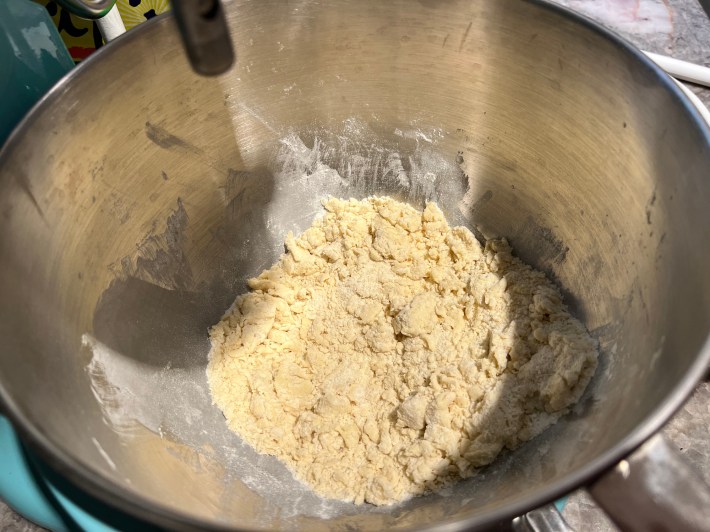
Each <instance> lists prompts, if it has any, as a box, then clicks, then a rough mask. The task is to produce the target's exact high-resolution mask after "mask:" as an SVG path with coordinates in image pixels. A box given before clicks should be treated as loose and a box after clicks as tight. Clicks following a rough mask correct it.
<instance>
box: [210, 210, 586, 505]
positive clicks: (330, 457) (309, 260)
mask: <svg viewBox="0 0 710 532" xmlns="http://www.w3.org/2000/svg"><path fill="white" fill-rule="evenodd" d="M324 206H325V210H326V213H325V215H324V216H323V217H322V218H321V219H319V220H316V221H315V222H314V223H313V225H312V226H311V227H310V228H309V229H308V230H306V231H305V232H304V233H303V234H302V235H301V236H299V237H295V236H294V235H292V234H289V235H288V237H287V238H286V248H287V252H286V253H285V254H284V255H283V256H282V257H281V259H280V260H279V262H278V263H277V264H275V265H274V266H273V267H272V268H270V269H268V270H266V271H264V272H262V273H261V274H260V275H259V276H258V277H256V278H255V279H251V280H250V281H249V287H250V288H251V291H250V292H249V293H246V294H243V295H240V296H239V297H237V299H236V301H235V302H234V305H233V306H232V307H231V308H230V310H229V311H228V312H227V314H226V315H225V316H224V318H223V319H222V321H220V322H219V323H218V324H217V325H215V326H214V327H213V328H212V329H211V331H210V339H211V342H212V349H211V351H210V360H209V365H208V368H207V374H208V378H209V384H210V390H211V393H212V398H213V401H214V403H215V404H216V405H217V406H218V407H219V408H220V409H221V410H222V411H223V412H224V415H225V417H226V419H227V423H228V424H229V427H230V428H231V429H232V430H233V431H234V432H236V433H237V434H238V435H239V436H240V437H241V438H243V439H244V440H245V441H246V442H247V443H249V444H250V445H252V446H253V447H254V448H255V449H256V450H257V451H258V452H260V453H268V454H271V455H274V456H276V457H278V458H279V459H280V460H282V461H283V462H284V463H285V464H287V465H288V467H289V468H290V469H291V471H293V473H294V475H295V476H296V477H297V478H298V479H300V480H301V481H303V482H305V483H306V484H308V485H309V486H311V487H312V488H313V489H314V490H315V491H316V492H317V493H318V494H320V495H321V496H323V497H328V498H335V499H341V500H345V501H352V502H354V503H356V504H361V503H363V502H368V503H372V504H377V505H385V504H392V503H395V502H398V501H401V500H404V499H406V498H409V497H412V496H415V495H419V494H422V493H425V492H428V491H431V490H435V489H438V488H441V487H442V486H446V485H448V484H450V483H452V482H454V481H456V480H457V479H461V478H466V477H470V476H472V475H474V474H475V473H476V471H477V470H478V469H479V468H481V467H482V466H485V465H487V464H489V463H491V462H492V461H493V460H494V459H495V458H496V456H498V454H499V453H500V452H501V451H502V450H503V449H514V448H515V447H517V446H519V445H520V444H522V443H523V442H525V441H527V440H530V439H531V438H533V437H535V436H536V435H538V434H540V433H541V432H542V431H543V430H545V429H546V428H547V427H549V426H550V425H552V424H553V423H555V422H556V421H557V420H558V419H559V418H560V416H562V415H564V414H565V413H567V412H568V411H569V409H570V407H571V406H572V405H573V404H574V403H575V402H576V401H577V400H578V399H579V398H580V396H581V394H582V392H583V391H584V389H585V388H586V386H587V384H588V383H589V381H590V379H591V377H592V375H593V374H594V371H595V369H596V366H597V358H598V349H597V346H596V344H595V342H594V340H593V339H592V338H591V337H590V336H589V334H588V333H587V331H586V330H585V328H584V326H583V325H582V324H581V323H580V322H579V321H578V320H576V319H575V318H573V317H572V316H570V314H569V313H568V312H567V309H566V307H565V305H564V304H563V302H562V298H561V296H560V293H559V291H558V290H557V289H556V288H555V286H554V285H553V284H552V283H551V282H550V281H549V280H548V279H547V278H546V277H545V275H544V274H543V273H541V272H539V271H536V270H534V269H532V268H531V267H530V266H527V265H525V264H523V263H522V262H521V261H520V260H518V259H517V258H515V257H513V255H512V254H511V249H510V246H509V245H508V243H507V242H506V241H505V240H491V241H488V242H487V243H486V244H485V246H481V244H479V242H478V241H477V240H476V238H475V237H474V236H473V234H471V232H470V231H469V230H468V229H465V228H463V227H454V228H451V227H450V226H449V225H448V223H447V222H446V220H445V218H444V215H443V214H442V212H441V211H440V210H439V209H438V207H437V206H436V205H434V204H433V203H429V204H428V205H427V206H426V208H425V209H424V211H423V212H421V211H418V210H416V209H415V208H413V207H410V206H408V205H405V204H402V203H399V202H397V201H394V200H392V199H389V198H381V197H371V198H368V199H365V200H363V201H356V200H347V201H346V200H339V199H328V200H327V201H325V202H324Z"/></svg>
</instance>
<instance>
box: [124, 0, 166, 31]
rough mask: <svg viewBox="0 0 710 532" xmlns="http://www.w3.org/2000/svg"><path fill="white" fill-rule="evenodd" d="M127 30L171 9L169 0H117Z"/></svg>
mask: <svg viewBox="0 0 710 532" xmlns="http://www.w3.org/2000/svg"><path fill="white" fill-rule="evenodd" d="M116 5H117V6H118V12H119V13H121V18H122V19H123V24H124V25H125V26H126V29H127V30H130V29H131V28H133V27H135V26H137V25H138V24H140V23H141V22H145V21H146V20H148V19H151V18H153V17H154V16H156V15H160V14H161V13H164V12H165V11H168V10H169V9H170V1H169V0H117V1H116Z"/></svg>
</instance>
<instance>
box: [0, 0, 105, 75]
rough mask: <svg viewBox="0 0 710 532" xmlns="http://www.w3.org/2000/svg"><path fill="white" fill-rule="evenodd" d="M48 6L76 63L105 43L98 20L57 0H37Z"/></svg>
mask: <svg viewBox="0 0 710 532" xmlns="http://www.w3.org/2000/svg"><path fill="white" fill-rule="evenodd" d="M0 1H3V0H0ZM35 1H36V2H37V3H39V4H41V5H43V6H44V7H46V8H47V12H48V13H49V14H50V16H51V17H52V20H53V21H54V25H55V26H57V30H59V35H60V37H61V38H62V40H63V41H64V44H65V45H66V47H67V50H69V55H71V58H72V59H73V60H74V62H75V63H78V62H79V61H82V60H83V59H86V58H87V57H89V54H91V53H92V52H93V51H94V50H96V49H97V48H100V47H101V46H102V45H103V39H102V37H101V32H100V31H99V28H98V26H97V25H96V22H94V21H92V20H86V19H83V18H79V17H77V16H76V15H73V14H71V13H70V12H69V10H68V9H65V8H63V7H62V6H60V5H59V4H58V3H57V2H56V1H55V0H35Z"/></svg>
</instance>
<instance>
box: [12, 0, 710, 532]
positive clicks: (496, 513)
mask: <svg viewBox="0 0 710 532" xmlns="http://www.w3.org/2000/svg"><path fill="white" fill-rule="evenodd" d="M526 1H527V2H528V3H531V4H534V5H537V6H539V7H541V8H544V9H548V10H551V11H555V12H557V13H558V14H560V15H562V16H564V17H567V18H568V19H571V20H572V21H573V22H576V23H577V24H580V25H583V26H586V27H587V28H588V29H590V30H592V31H594V32H596V33H598V34H600V35H601V36H602V37H604V38H606V39H607V40H608V41H610V42H612V43H613V44H614V45H616V46H617V47H618V48H620V49H621V50H622V53H625V54H627V55H630V56H631V57H633V58H634V59H635V60H636V61H638V62H640V63H642V64H643V65H644V66H645V67H646V68H647V69H650V70H651V71H653V73H654V75H655V77H656V80H657V82H658V83H659V84H660V85H661V86H663V87H664V88H665V89H666V90H667V91H669V92H670V93H672V94H673V95H675V97H676V98H678V99H679V100H680V101H681V102H682V104H683V106H684V107H685V110H686V112H687V113H688V115H689V117H690V119H691V120H692V122H693V123H694V125H695V127H697V128H698V129H699V130H700V132H701V133H702V136H703V137H704V139H705V141H706V143H707V144H708V145H710V126H709V125H708V124H707V123H706V122H705V120H704V119H703V118H702V116H701V115H700V113H699V112H698V110H697V109H696V108H695V106H694V105H693V104H692V102H690V101H689V100H688V98H687V97H686V96H685V95H684V94H683V93H682V92H681V90H680V89H679V88H678V87H677V86H676V84H675V83H674V82H673V81H672V80H671V79H670V77H669V76H668V75H667V74H666V73H665V72H664V71H663V70H662V69H661V68H660V67H659V66H658V65H656V64H655V63H654V62H653V61H651V60H650V59H649V58H648V57H647V56H646V55H644V54H643V53H642V52H641V51H640V50H638V49H637V48H635V47H634V46H633V45H631V44H630V43H629V42H627V41H626V40H624V39H623V38H622V37H620V36H619V35H617V34H615V33H614V32H612V31H610V30H607V29H606V28H604V27H602V26H601V25H600V24H598V23H597V22H595V21H593V20H591V19H589V18H587V17H585V16H583V15H580V14H578V13H576V12H574V11H571V10H570V9H568V8H566V7H562V6H559V5H556V4H552V3H549V2H547V1H546V0H526ZM157 24H174V20H173V16H172V14H171V13H169V12H168V13H164V14H162V15H160V16H158V17H154V18H153V19H151V20H149V21H146V22H145V23H143V24H141V25H140V26H139V27H137V28H134V29H132V30H131V31H130V32H128V33H126V34H124V35H122V36H121V37H119V38H118V39H116V40H115V41H112V42H110V43H108V44H107V45H105V46H103V47H102V48H101V49H100V50H97V51H96V52H95V53H94V54H92V55H91V56H90V57H89V58H87V59H86V60H84V61H82V63H81V64H80V65H78V66H77V67H76V68H74V69H73V70H72V71H71V72H69V73H68V74H67V75H65V76H64V77H63V78H62V79H61V80H60V81H59V82H58V83H57V84H56V85H55V86H54V87H53V88H52V89H51V90H50V91H49V92H48V93H47V94H45V95H44V96H43V97H42V98H41V99H40V100H39V101H38V102H37V103H36V104H35V105H34V106H33V107H32V109H31V110H30V112H29V113H28V114H27V115H26V116H25V117H24V118H23V120H22V121H21V122H20V123H19V124H18V125H17V127H16V128H15V129H14V131H13V132H12V134H11V135H10V137H9V138H8V139H7V141H6V143H5V145H4V146H3V147H2V148H0V161H2V160H3V158H5V157H6V156H7V154H8V153H10V152H11V151H12V150H13V149H14V145H15V144H17V143H18V142H19V141H18V138H19V137H20V134H21V132H22V131H24V130H26V129H29V128H31V127H32V124H33V122H34V121H35V119H36V118H37V117H38V116H39V114H40V113H41V112H42V111H43V109H45V108H47V107H50V106H51V105H52V102H53V100H55V99H56V98H57V97H58V96H59V95H61V94H63V93H64V91H66V90H67V88H68V85H69V84H70V83H72V82H74V81H75V80H78V79H80V78H81V77H82V76H83V74H84V72H85V71H87V70H88V69H90V68H91V65H93V64H94V63H95V62H97V61H100V60H101V59H102V58H103V57H105V56H108V54H111V53H112V52H113V51H114V50H116V49H117V47H118V46H119V45H120V44H126V43H127V42H129V41H131V40H139V39H141V38H142V36H143V35H144V34H145V33H148V32H150V31H151V30H152V28H153V26H154V25H157ZM708 366H710V337H709V338H707V339H706V340H705V343H704V345H703V347H702V348H701V349H700V352H699V353H698V355H697V357H696V360H695V362H694V363H693V365H692V366H691V368H690V370H689V371H688V372H687V373H686V375H685V377H684V378H683V379H682V380H681V381H680V383H679V384H678V385H677V386H676V388H675V389H674V390H673V392H672V393H671V394H669V396H668V398H667V400H666V401H665V402H664V403H663V405H662V406H660V407H659V408H657V409H656V410H655V411H654V412H653V413H652V415H650V416H648V417H647V418H646V419H645V420H644V422H642V423H640V424H639V425H638V426H637V427H636V428H635V430H633V431H632V432H631V433H630V434H629V435H628V436H627V437H626V438H624V439H623V440H621V441H620V442H619V443H618V444H617V445H616V446H615V447H614V448H612V449H611V450H609V451H607V452H605V453H603V454H602V455H601V456H599V457H598V458H597V459H595V460H592V461H590V462H589V463H587V464H586V465H585V466H584V467H582V468H581V469H579V470H577V471H575V472H572V473H570V474H568V475H567V476H565V477H563V478H562V479H561V480H559V481H557V482H556V483H554V484H553V485H551V486H550V487H549V488H547V489H545V490H541V491H538V492H535V493H533V494H531V495H529V496H527V497H525V498H523V499H521V500H520V501H518V502H515V503H513V504H510V505H507V506H505V507H504V508H501V509H497V510H493V511H490V512H488V513H486V514H480V515H477V516H476V517H475V520H476V522H477V524H480V525H483V526H485V525H486V524H489V525H490V524H494V523H497V522H500V521H502V520H504V519H506V518H510V517H513V516H515V515H521V514H523V513H525V512H526V511H529V510H531V509H533V508H536V507H538V506H541V505H543V504H545V503H548V502H550V501H553V500H555V499H556V498H558V497H560V496H563V495H565V494H567V493H569V492H571V491H573V490H574V489H576V488H578V487H580V486H583V485H584V484H585V483H588V482H590V481H592V480H594V479H595V478H596V477H598V476H600V475H601V474H602V473H604V472H605V471H606V470H607V469H608V468H610V467H612V466H613V465H615V464H616V463H617V462H619V461H620V460H622V459H623V458H624V457H626V456H627V455H629V454H630V453H631V452H633V451H634V450H635V449H636V448H637V447H639V446H640V445H641V444H642V443H643V442H644V441H646V440H647V439H648V438H650V437H651V436H652V435H653V434H654V433H656V432H657V431H658V430H660V429H661V427H662V426H663V425H664V424H665V423H666V422H667V421H668V420H669V419H670V418H671V417H672V416H673V414H674V413H675V412H676V411H677V410H678V409H679V408H680V407H681V406H682V405H683V403H684V402H685V400H686V399H687V398H688V397H689V396H690V394H691V393H692V392H693V390H694V389H695V386H696V385H697V383H698V382H699V381H700V380H701V379H702V378H703V376H704V375H705V373H706V371H707V368H708ZM0 406H1V407H2V413H3V414H5V415H7V417H8V418H9V419H10V420H11V421H12V423H13V426H14V427H15V429H16V430H17V431H18V432H19V434H20V436H21V438H22V439H23V441H26V442H27V443H28V444H29V445H30V446H31V448H32V450H34V451H36V452H37V453H38V455H39V456H40V457H41V458H42V459H43V460H45V461H46V462H47V463H48V464H49V465H50V466H51V467H52V468H53V469H55V470H56V471H58V472H59V473H60V474H62V475H63V476H64V477H66V478H67V479H68V480H70V481H71V482H73V483H75V484H76V485H78V486H79V487H80V488H81V489H83V490H84V491H86V492H87V493H90V494H92V495H94V496H96V497H97V498H99V499H100V500H102V501H104V502H105V503H107V504H109V505H111V506H114V507H117V508H119V509H120V510H123V511H125V512H126V513H129V514H132V515H134V516H137V517H139V518H141V519H144V520H146V521H148V522H153V523H156V524H159V525H163V526H168V527H170V528H175V527H178V528H181V529H195V528H198V529H202V530H243V529H235V528H233V527H226V526H224V527H221V526H216V525H214V524H212V523H207V522H204V521H201V520H199V519H195V518H193V517H191V516H189V515H186V514H181V513H179V512H175V511H172V510H170V509H168V508H165V507H163V506H161V505H158V504H155V503H151V502H148V501H146V500H143V499H141V498H140V497H138V496H136V495H135V494H133V493H130V492H128V491H126V490H124V489H123V488H122V487H120V486H117V485H115V484H114V483H112V482H110V481H108V480H107V479H105V478H103V477H100V476H98V475H96V473H95V472H93V471H91V470H90V469H89V468H87V467H86V466H85V465H83V464H82V463H80V462H79V461H77V460H76V459H74V458H73V457H72V456H71V455H69V454H68V453H66V452H65V451H64V450H62V449H60V448H58V447H57V446H56V445H55V444H54V442H52V441H51V440H50V439H49V438H47V437H46V436H45V435H44V434H43V433H42V432H41V431H40V430H38V428H37V427H35V426H33V425H32V424H31V423H29V421H28V420H27V418H26V417H25V416H24V415H23V413H22V412H21V411H20V409H19V408H18V406H17V405H16V404H15V402H14V401H13V399H12V397H11V396H10V395H9V394H8V393H7V391H6V390H5V389H4V387H3V385H2V382H0ZM468 524H469V523H468V522H467V519H457V520H451V521H442V522H440V523H437V524H436V525H433V526H431V527H428V528H427V530H458V529H461V528H463V527H466V526H467V525H468Z"/></svg>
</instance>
